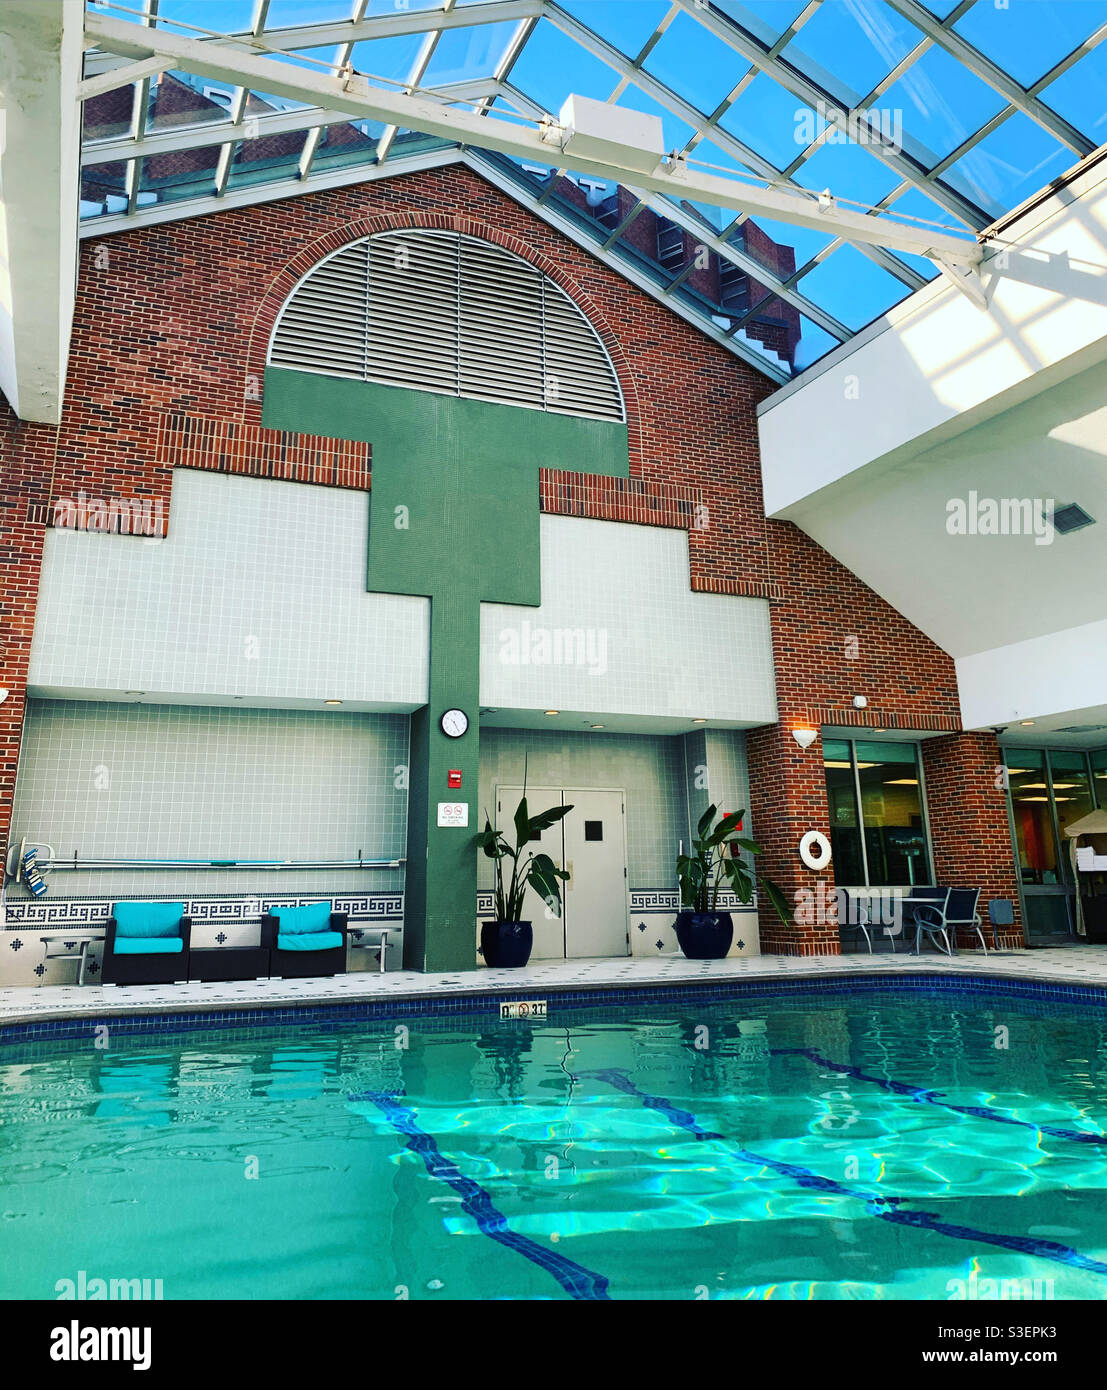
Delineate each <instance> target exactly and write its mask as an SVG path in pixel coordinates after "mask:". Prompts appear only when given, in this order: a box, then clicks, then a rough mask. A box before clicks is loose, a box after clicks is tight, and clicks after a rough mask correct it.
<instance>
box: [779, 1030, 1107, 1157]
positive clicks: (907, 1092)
mask: <svg viewBox="0 0 1107 1390" xmlns="http://www.w3.org/2000/svg"><path fill="white" fill-rule="evenodd" d="M770 1052H771V1054H772V1056H774V1057H805V1058H806V1059H807V1061H809V1062H814V1063H815V1065H816V1066H819V1067H826V1069H827V1070H828V1071H832V1072H836V1073H837V1074H838V1075H839V1076H851V1077H853V1079H854V1080H855V1081H871V1082H872V1083H873V1085H874V1086H881V1087H883V1089H884V1090H885V1091H891V1092H892V1093H893V1094H894V1095H897V1096H906V1098H907V1099H908V1100H913V1101H917V1102H918V1103H919V1104H920V1105H938V1106H941V1108H942V1109H943V1110H952V1111H954V1112H955V1113H956V1114H958V1115H972V1116H974V1117H975V1118H976V1119H979V1120H994V1121H995V1123H996V1124H1000V1125H1018V1126H1019V1128H1020V1129H1032V1130H1033V1131H1034V1132H1035V1133H1036V1134H1048V1135H1050V1136H1051V1137H1052V1138H1054V1139H1072V1140H1074V1141H1075V1142H1076V1143H1077V1144H1099V1145H1101V1146H1102V1147H1104V1148H1107V1134H1096V1133H1093V1132H1092V1131H1090V1130H1082V1129H1063V1128H1062V1127H1061V1126H1060V1125H1036V1124H1035V1123H1034V1122H1033V1120H1018V1119H1016V1118H1015V1117H1014V1115H1005V1114H1004V1113H1003V1111H1002V1110H993V1109H992V1107H991V1106H990V1105H954V1104H953V1102H952V1101H948V1100H943V1099H942V1097H943V1096H944V1095H945V1092H944V1091H928V1090H925V1089H924V1088H923V1087H921V1086H909V1085H908V1084H907V1083H906V1082H903V1081H892V1080H889V1079H886V1078H885V1077H882V1076H869V1075H868V1074H867V1073H866V1072H863V1071H861V1070H860V1068H859V1067H851V1066H847V1065H846V1064H845V1063H843V1062H832V1061H831V1060H830V1058H829V1057H823V1056H822V1055H821V1054H820V1053H818V1052H816V1051H815V1050H814V1048H811V1047H774V1048H771V1049H770Z"/></svg>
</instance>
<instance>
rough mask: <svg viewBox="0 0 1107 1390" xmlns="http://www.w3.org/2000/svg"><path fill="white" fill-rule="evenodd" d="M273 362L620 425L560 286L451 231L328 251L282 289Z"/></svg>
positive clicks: (619, 409)
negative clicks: (293, 283)
mask: <svg viewBox="0 0 1107 1390" xmlns="http://www.w3.org/2000/svg"><path fill="white" fill-rule="evenodd" d="M269 361H270V363H271V364H272V365H273V366H275V367H291V368H293V369H294V370H296V371H303V372H322V373H325V374H326V375H328V376H341V377H349V378H353V379H354V380H357V381H379V382H384V383H386V384H388V385H390V386H406V387H410V388H412V389H414V390H422V391H436V392H442V393H445V394H447V395H451V396H464V397H467V398H468V399H470V400H484V401H493V402H496V403H498V404H500V405H517V406H526V407H529V408H530V409H532V410H545V411H550V412H553V413H554V414H558V415H583V416H588V417H590V418H594V419H601V420H624V419H625V418H626V416H625V414H624V410H623V397H622V392H621V391H620V389H619V380H618V377H617V376H616V374H615V368H614V367H613V366H612V363H611V359H610V357H609V356H608V355H607V351H606V349H605V348H604V346H603V344H602V342H601V341H600V339H599V335H598V334H597V333H596V330H595V329H594V328H593V327H592V325H591V324H590V323H589V322H588V320H587V318H585V316H584V314H583V313H582V312H581V310H580V309H579V308H578V307H577V305H576V304H575V303H574V302H573V300H571V299H570V298H569V296H568V295H567V294H566V293H565V291H564V290H563V289H561V288H560V286H558V285H556V284H554V282H553V281H552V280H551V279H549V277H548V276H546V275H543V274H542V272H541V271H540V270H538V269H536V267H534V266H533V265H531V264H530V263H529V262H528V261H524V260H523V259H522V258H521V257H519V256H514V255H512V254H511V252H509V251H505V250H503V248H502V247H499V246H494V245H493V244H492V243H491V242H488V241H481V240H479V239H478V238H476V237H468V236H462V235H461V234H460V233H457V232H440V231H433V230H429V229H413V230H409V231H402V232H381V233H379V234H378V235H376V236H372V237H368V238H366V239H365V240H363V241H356V242H352V243H350V245H348V246H344V247H343V248H342V249H341V250H339V251H336V252H334V254H333V255H331V256H328V257H327V258H326V259H325V260H323V261H320V262H319V264H318V265H316V266H314V267H313V268H312V269H311V270H309V271H308V273H307V274H306V275H305V276H304V278H303V279H302V280H301V281H300V283H299V284H298V285H297V286H296V288H295V289H294V290H293V291H292V293H291V295H289V297H288V299H287V301H286V302H285V305H284V307H283V309H282V310H281V312H280V315H279V317H278V319H277V324H276V327H275V328H274V330H273V337H272V341H271V342H270V345H269Z"/></svg>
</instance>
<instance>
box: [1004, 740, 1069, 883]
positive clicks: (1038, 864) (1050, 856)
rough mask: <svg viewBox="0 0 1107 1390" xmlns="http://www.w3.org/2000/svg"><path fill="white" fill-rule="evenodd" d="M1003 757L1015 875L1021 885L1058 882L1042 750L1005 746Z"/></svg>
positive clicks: (1057, 858) (1058, 865)
mask: <svg viewBox="0 0 1107 1390" xmlns="http://www.w3.org/2000/svg"><path fill="white" fill-rule="evenodd" d="M1006 758H1007V783H1008V786H1009V787H1010V790H1011V814H1012V817H1013V819H1014V822H1015V845H1016V848H1017V850H1018V860H1019V878H1020V879H1021V881H1022V885H1023V887H1024V888H1026V887H1034V888H1040V887H1043V886H1047V885H1052V884H1056V883H1059V882H1060V855H1059V853H1058V848H1057V835H1056V832H1055V829H1054V824H1053V806H1052V803H1051V801H1050V796H1049V782H1048V781H1047V779H1046V758H1045V750H1044V749H1041V748H1009V749H1007V750H1006Z"/></svg>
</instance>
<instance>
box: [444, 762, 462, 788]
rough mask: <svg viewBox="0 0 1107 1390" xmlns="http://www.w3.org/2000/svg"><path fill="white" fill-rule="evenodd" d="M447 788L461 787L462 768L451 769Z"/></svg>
mask: <svg viewBox="0 0 1107 1390" xmlns="http://www.w3.org/2000/svg"><path fill="white" fill-rule="evenodd" d="M446 786H447V787H450V788H451V789H452V788H456V787H460V786H461V768H459V767H451V768H450V770H449V771H448V772H447V773H446Z"/></svg>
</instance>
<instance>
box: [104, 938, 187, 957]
mask: <svg viewBox="0 0 1107 1390" xmlns="http://www.w3.org/2000/svg"><path fill="white" fill-rule="evenodd" d="M183 950H184V942H183V941H182V940H181V938H180V937H179V936H116V938H115V954H116V955H117V956H173V955H180V953H181V952H182V951H183Z"/></svg>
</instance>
